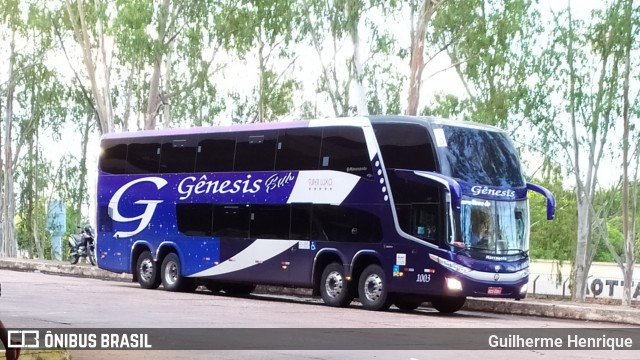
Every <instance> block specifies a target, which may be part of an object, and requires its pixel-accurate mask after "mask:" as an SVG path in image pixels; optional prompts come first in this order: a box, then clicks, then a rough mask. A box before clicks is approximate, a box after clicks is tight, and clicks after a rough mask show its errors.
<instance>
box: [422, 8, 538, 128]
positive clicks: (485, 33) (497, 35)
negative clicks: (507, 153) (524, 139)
mask: <svg viewBox="0 0 640 360" xmlns="http://www.w3.org/2000/svg"><path fill="white" fill-rule="evenodd" d="M542 30H543V29H542V27H541V26H540V25H539V14H538V12H537V10H536V9H535V8H533V6H532V1H531V0H510V1H505V0H502V1H492V2H486V1H482V0H463V1H454V2H446V3H444V4H443V5H441V7H440V8H439V10H438V12H437V14H436V15H435V17H434V19H433V38H434V42H435V43H436V44H437V45H438V49H439V51H446V52H447V54H448V55H449V57H450V58H451V66H452V68H453V69H455V71H456V73H457V74H458V76H459V78H460V80H461V82H462V84H463V85H464V88H465V90H466V92H467V98H466V99H460V100H458V101H456V102H455V103H456V104H457V105H458V106H464V107H463V108H461V109H459V110H458V111H459V112H461V113H462V114H463V115H465V117H466V118H469V119H473V120H475V121H480V122H484V123H487V124H491V125H495V126H499V127H503V128H511V129H515V128H518V127H519V126H520V123H521V122H522V120H523V119H524V118H526V117H528V116H530V112H531V111H532V110H531V109H532V108H534V109H535V107H536V106H537V105H538V104H530V101H529V100H530V95H529V94H530V90H531V89H532V88H535V86H537V84H536V85H534V86H531V83H532V81H531V78H532V74H534V73H536V71H537V59H538V56H537V54H536V53H535V52H534V51H535V49H536V48H537V46H536V45H537V44H536V42H537V41H538V39H539V35H540V34H541V32H542ZM442 100H446V101H451V98H444V99H442Z"/></svg>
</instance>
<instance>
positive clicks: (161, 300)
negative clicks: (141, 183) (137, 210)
mask: <svg viewBox="0 0 640 360" xmlns="http://www.w3.org/2000/svg"><path fill="white" fill-rule="evenodd" d="M0 283H1V284H2V296H1V297H0V319H2V321H3V322H4V323H5V325H7V326H8V327H21V328H30V327H33V328H369V329H378V328H454V329H456V328H459V329H461V330H462V329H466V328H483V329H484V328H486V329H487V332H491V329H510V328H535V329H540V328H582V327H597V328H608V327H618V328H620V327H623V326H619V325H614V324H604V323H594V322H582V321H574V320H559V319H549V318H536V317H523V316H512V315H499V314H488V313H477V312H465V311H461V312H458V313H456V314H453V315H443V314H440V313H438V312H437V311H435V310H433V309H431V308H426V307H425V308H419V309H418V310H417V311H414V312H411V313H402V312H400V311H398V310H394V308H392V309H391V310H390V311H387V312H370V311H366V310H363V309H362V308H361V307H360V306H359V305H358V304H356V303H354V304H352V305H351V307H349V308H345V309H338V308H331V307H328V306H324V305H322V303H321V301H319V300H318V299H313V298H298V297H290V296H273V295H252V296H250V297H246V298H240V297H231V296H226V295H224V294H218V295H213V294H211V293H210V292H208V291H205V290H202V291H198V292H196V293H189V294H186V293H171V292H167V291H163V290H161V289H159V290H143V289H141V288H140V287H139V286H138V285H137V284H133V283H125V282H116V281H105V280H97V279H88V278H77V277H64V276H56V275H45V274H39V273H27V272H16V271H9V270H0ZM460 341H461V342H464V341H465V339H464V338H461V339H460ZM462 354H466V355H464V356H468V351H464V352H463V351H455V350H441V351H425V350H411V351H380V350H363V351H349V352H348V353H346V352H345V351H338V350H326V351H305V350H290V351H280V350H278V351H244V350H243V351H240V350H238V351H214V352H212V351H184V352H183V351H73V352H72V358H74V359H112V358H119V359H128V358H132V359H133V358H135V359H157V358H167V359H169V358H172V359H173V358H183V359H191V358H215V359H236V358H257V359H271V358H274V359H280V358H284V359H345V358H362V359H407V360H410V359H449V358H456V357H460V356H463V355H462ZM474 356H476V352H474ZM477 356H480V358H489V357H490V358H492V359H510V360H513V359H514V357H517V358H518V360H527V359H541V358H542V359H556V358H557V359H585V358H588V359H638V358H640V351H615V352H614V351H604V350H603V351H595V350H572V351H557V350H555V351H554V350H519V351H512V350H492V351H478V352H477Z"/></svg>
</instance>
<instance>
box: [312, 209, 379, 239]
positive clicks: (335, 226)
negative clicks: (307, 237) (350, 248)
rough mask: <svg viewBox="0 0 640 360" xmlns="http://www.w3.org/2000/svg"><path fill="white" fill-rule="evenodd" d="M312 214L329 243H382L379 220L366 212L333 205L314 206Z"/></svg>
mask: <svg viewBox="0 0 640 360" xmlns="http://www.w3.org/2000/svg"><path fill="white" fill-rule="evenodd" d="M313 214H314V216H316V217H317V218H318V220H319V223H320V224H321V227H322V230H323V231H324V233H325V234H326V236H327V238H328V240H329V241H339V242H380V241H382V227H381V225H380V220H379V219H378V217H377V216H375V215H373V214H370V213H368V212H366V211H363V210H360V209H353V208H346V207H340V206H334V205H314V207H313Z"/></svg>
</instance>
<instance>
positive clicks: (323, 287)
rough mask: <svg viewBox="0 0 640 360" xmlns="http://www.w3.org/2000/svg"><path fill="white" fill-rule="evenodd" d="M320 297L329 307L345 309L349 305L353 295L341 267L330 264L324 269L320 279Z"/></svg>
mask: <svg viewBox="0 0 640 360" xmlns="http://www.w3.org/2000/svg"><path fill="white" fill-rule="evenodd" d="M320 296H321V297H322V301H324V303H325V304H327V305H329V306H333V307H345V306H348V305H349V304H351V301H353V298H354V295H353V291H352V290H351V286H349V283H348V282H347V279H346V276H345V275H344V268H343V267H342V265H340V264H338V263H331V264H329V265H327V267H325V268H324V271H322V277H321V278H320Z"/></svg>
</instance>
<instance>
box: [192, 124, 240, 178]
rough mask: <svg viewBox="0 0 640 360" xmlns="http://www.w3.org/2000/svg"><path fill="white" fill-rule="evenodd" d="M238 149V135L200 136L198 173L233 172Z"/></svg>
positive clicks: (197, 159) (197, 160) (197, 161)
mask: <svg viewBox="0 0 640 360" xmlns="http://www.w3.org/2000/svg"><path fill="white" fill-rule="evenodd" d="M235 148H236V134H233V133H231V134H228V133H220V134H206V135H200V142H199V143H198V149H197V152H198V154H197V156H196V172H231V171H233V157H234V152H235Z"/></svg>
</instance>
